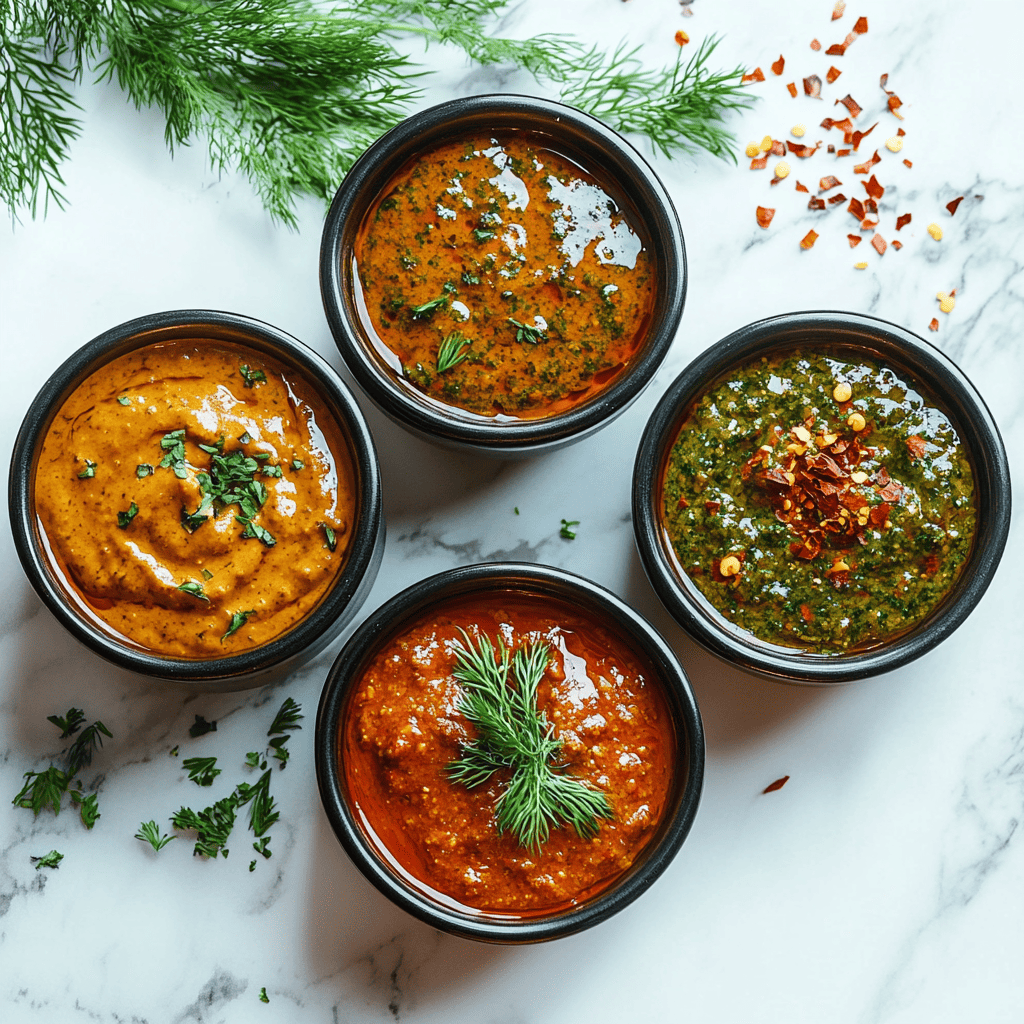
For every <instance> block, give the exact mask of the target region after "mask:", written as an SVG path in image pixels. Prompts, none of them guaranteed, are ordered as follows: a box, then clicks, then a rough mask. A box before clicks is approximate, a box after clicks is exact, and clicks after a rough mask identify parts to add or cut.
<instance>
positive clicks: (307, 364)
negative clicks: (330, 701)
mask: <svg viewBox="0 0 1024 1024" xmlns="http://www.w3.org/2000/svg"><path fill="white" fill-rule="evenodd" d="M198 338H203V339H210V340H211V341H222V342H233V343H235V344H239V345H244V346H246V347H247V348H249V349H255V350H257V351H259V352H262V353H266V354H267V355H268V356H270V357H272V358H273V359H275V360H277V361H278V362H280V363H282V364H284V365H285V366H291V367H294V368H295V369H296V370H297V371H298V372H299V373H300V374H301V375H302V377H303V378H305V380H306V381H307V383H308V384H309V385H310V386H311V387H312V388H313V389H314V390H315V392H316V393H317V395H318V397H319V399H320V400H321V401H322V402H323V404H324V406H325V407H326V408H327V410H328V412H329V413H330V414H331V415H332V416H333V417H334V419H335V421H336V422H337V424H338V427H339V432H340V434H341V436H342V439H343V441H344V443H345V444H347V446H348V453H349V456H350V459H351V463H352V468H353V473H354V476H355V481H356V515H355V522H354V523H353V524H352V529H351V531H350V538H351V539H350V542H349V548H348V552H347V555H346V559H347V561H346V563H345V565H344V567H343V568H342V570H341V573H340V575H339V576H338V579H337V580H336V581H335V583H334V585H333V586H332V587H331V589H330V590H328V591H327V593H326V594H325V595H324V597H323V598H322V599H321V600H320V602H319V604H317V605H316V606H315V607H314V608H313V609H312V611H310V612H309V614H307V615H306V617H305V618H303V619H302V620H300V621H299V623H298V624H297V625H295V626H293V627H292V628H291V629H290V630H288V631H287V632H286V633H283V634H282V635H280V636H279V637H277V638H275V639H273V640H271V641H269V642H268V643H265V644H263V645H261V646H258V647H254V648H250V649H249V650H246V651H244V652H241V653H238V654H233V655H229V656H226V657H221V658H216V659H180V658H173V657H167V656H162V655H159V654H155V653H152V652H149V651H145V650H142V649H140V648H139V647H138V646H137V645H135V644H132V643H130V642H126V641H123V640H122V639H121V638H119V637H118V635H117V634H114V633H112V632H110V631H108V630H107V629H105V628H103V626H102V624H100V623H99V620H96V619H93V618H90V617H88V616H87V615H86V614H84V613H83V611H82V609H81V607H80V605H79V603H78V602H77V601H74V600H72V599H71V598H70V597H69V593H68V589H67V585H66V584H63V583H62V582H61V579H60V578H59V575H58V574H57V572H55V570H54V567H53V563H52V561H51V559H50V558H49V557H48V556H47V554H46V551H45V539H44V536H43V533H42V530H41V528H40V526H39V523H38V520H37V517H36V513H35V509H34V498H33V490H34V478H35V471H36V465H37V463H38V459H39V453H40V451H41V448H42V445H43V441H44V439H45V437H46V434H47V431H48V430H49V427H50V424H51V422H52V421H53V418H54V416H55V415H56V414H57V412H58V411H59V409H60V408H61V406H62V404H63V403H64V401H65V400H66V399H67V398H68V396H69V395H70V394H71V393H72V392H73V391H74V390H75V389H76V388H77V387H78V386H79V385H80V384H81V383H82V382H83V381H84V380H85V379H86V378H87V377H88V376H89V375H90V374H91V373H93V372H95V371H96V370H97V369H99V368H100V367H101V366H102V365H104V364H105V363H107V362H110V361H111V360H113V359H116V358H118V357H119V356H122V355H124V354H125V353H127V352H130V351H133V350H134V349H138V348H142V347H145V346H148V345H153V344H155V343H158V342H162V341H171V340H175V339H185V340H192V339H198ZM8 500H9V506H10V516H11V528H12V530H13V532H14V543H15V547H16V549H17V552H18V556H19V557H20V559H21V563H22V565H23V566H24V569H25V572H26V574H27V575H28V578H29V581H30V582H31V584H32V586H33V587H34V588H35V590H36V592H37V593H38V594H39V596H40V597H41V598H42V600H43V602H44V603H45V604H46V606H47V607H48V608H49V609H50V610H51V611H52V612H53V614H54V615H55V616H56V617H57V619H58V620H59V621H60V623H61V624H62V625H63V626H65V627H66V628H67V629H68V630H69V632H71V633H72V634H73V635H74V636H75V637H77V638H78V639H79V640H81V641H82V642H83V643H84V644H85V645H86V646H87V647H89V648H90V649H91V650H93V651H94V652H96V653H97V654H99V655H102V656H103V657H104V658H107V659H108V660H110V661H112V662H114V664H116V665H119V666H121V667H122V668H126V669H130V670H132V671H134V672H142V673H145V674H146V675H151V676H157V677H160V678H162V679H169V680H176V681H179V682H181V683H186V684H192V685H194V686H195V687H196V689H199V690H233V689H243V688H247V687H253V686H262V685H263V684H264V683H266V682H269V681H273V680H274V679H276V678H279V677H280V676H281V675H282V674H283V673H284V672H285V671H287V670H288V669H289V668H291V667H292V666H294V665H296V664H299V663H301V662H303V661H306V660H308V659H309V658H311V657H313V656H314V655H316V654H317V653H319V652H320V651H321V650H323V649H324V648H325V647H326V646H327V645H328V644H329V643H330V642H331V641H332V640H333V639H335V638H336V637H337V636H338V635H339V634H340V633H341V631H342V629H343V628H344V627H345V625H346V624H347V623H348V622H349V621H350V620H351V618H352V616H353V615H355V613H356V611H357V610H358V609H359V606H360V605H361V604H362V602H363V601H364V600H365V598H366V595H367V594H368V593H369V590H370V588H371V586H372V585H373V581H374V579H375V577H376V575H377V570H378V568H379V567H380V561H381V557H382V556H383V551H384V522H383V519H382V515H381V493H380V472H379V468H378V465H377V453H376V450H375V449H374V445H373V439H372V438H371V436H370V433H369V430H368V429H367V426H366V423H365V422H364V420H363V417H362V413H361V412H360V410H359V407H358V405H357V404H356V402H355V400H354V399H353V397H352V394H351V392H350V391H349V390H348V388H347V387H346V386H345V384H344V383H343V382H342V380H341V379H340V378H339V377H338V375H337V373H336V372H335V371H334V370H333V369H331V367H330V366H329V365H328V364H327V363H326V362H325V361H324V360H323V359H321V358H320V356H318V355H317V354H316V353H315V352H313V351H312V350H310V349H308V348H307V347H306V346H305V345H303V344H302V343H300V342H299V341H297V340H296V339H295V338H293V337H291V336H290V335H288V334H285V333H284V332H283V331H280V330H278V329H277V328H276V327H271V326H270V325H269V324H265V323H261V322H260V321H258V320H253V319H251V318H250V317H245V316H239V315H237V314H234V313H222V312H214V311H210V310H175V311H171V312H165V313H154V314H152V315H150V316H144V317H140V318H139V319H137V320H130V321H128V322H127V323H123V324H120V325H119V326H117V327H114V328H112V329H111V330H109V331H106V332H104V333H103V334H101V335H99V337H96V338H94V339H93V340H92V341H90V342H89V343H88V344H86V345H84V346H83V347H82V348H80V349H79V350H78V351H77V352H75V353H74V354H73V355H72V356H70V357H69V358H68V359H67V360H66V361H65V362H64V363H63V364H62V365H61V366H59V367H58V368H57V370H56V371H55V372H54V373H53V375H52V376H51V377H50V378H49V380H47V382H46V383H45V384H44V385H43V388H42V390H41V391H40V392H39V394H38V395H37V396H36V397H35V399H34V400H33V402H32V404H31V406H30V407H29V410H28V413H27V414H26V416H25V420H24V422H23V423H22V426H21V430H20V432H19V433H18V437H17V439H16V441H15V444H14V454H13V456H12V459H11V473H10V481H9V491H8Z"/></svg>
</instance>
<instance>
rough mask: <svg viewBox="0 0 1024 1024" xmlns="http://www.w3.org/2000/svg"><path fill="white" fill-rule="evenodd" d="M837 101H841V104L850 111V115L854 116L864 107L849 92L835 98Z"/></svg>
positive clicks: (837, 102)
mask: <svg viewBox="0 0 1024 1024" xmlns="http://www.w3.org/2000/svg"><path fill="white" fill-rule="evenodd" d="M839 103H842V105H843V106H844V107H846V109H847V110H848V111H849V112H850V117H856V116H857V115H858V114H859V113H860V112H861V111H862V110H863V109H864V108H863V107H862V106H861V105H860V104H859V103H858V102H857V101H856V100H855V99H854V98H853V97H852V96H851V95H850V94H849V93H847V94H846V95H845V96H844V97H843V98H842V99H841V100H836V104H839Z"/></svg>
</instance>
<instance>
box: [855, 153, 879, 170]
mask: <svg viewBox="0 0 1024 1024" xmlns="http://www.w3.org/2000/svg"><path fill="white" fill-rule="evenodd" d="M881 162H882V158H881V157H880V156H879V155H878V150H877V149H876V150H875V154H874V156H872V157H871V159H870V160H865V161H864V163H862V164H855V165H854V168H853V173H854V174H868V173H870V171H871V168H872V167H874V166H875V164H877V163H881Z"/></svg>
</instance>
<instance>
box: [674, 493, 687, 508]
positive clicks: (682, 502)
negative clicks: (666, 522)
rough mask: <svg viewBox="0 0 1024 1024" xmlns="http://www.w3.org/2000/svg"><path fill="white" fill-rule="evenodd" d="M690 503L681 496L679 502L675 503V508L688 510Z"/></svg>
mask: <svg viewBox="0 0 1024 1024" xmlns="http://www.w3.org/2000/svg"><path fill="white" fill-rule="evenodd" d="M689 507H690V503H689V502H688V501H687V500H686V499H685V498H684V497H683V496H682V495H679V501H677V502H676V508H689Z"/></svg>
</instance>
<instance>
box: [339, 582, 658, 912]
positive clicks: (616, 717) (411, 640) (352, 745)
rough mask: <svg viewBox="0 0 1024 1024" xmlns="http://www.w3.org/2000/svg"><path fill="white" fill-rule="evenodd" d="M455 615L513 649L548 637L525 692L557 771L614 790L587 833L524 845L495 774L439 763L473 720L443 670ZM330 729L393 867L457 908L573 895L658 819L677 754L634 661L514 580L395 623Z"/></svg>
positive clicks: (587, 623) (467, 735)
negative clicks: (604, 813) (542, 668)
mask: <svg viewBox="0 0 1024 1024" xmlns="http://www.w3.org/2000/svg"><path fill="white" fill-rule="evenodd" d="M459 627H461V628H462V629H465V630H466V632H467V633H468V634H469V635H470V636H471V637H473V636H476V635H478V634H479V633H485V634H487V635H488V636H489V637H490V638H491V639H492V640H493V641H497V639H499V638H501V639H502V641H503V642H504V643H505V645H506V646H507V647H509V648H510V649H511V650H512V651H514V650H516V649H518V648H519V647H520V646H522V645H523V644H526V643H532V642H544V643H546V644H547V645H548V646H549V648H550V651H551V660H550V662H549V664H548V668H547V670H546V672H545V675H544V678H543V679H542V680H541V683H540V686H539V688H538V693H537V704H538V707H539V708H540V710H542V711H544V712H546V714H547V717H548V721H549V722H551V723H552V724H553V725H554V727H555V731H556V735H557V736H558V737H559V738H561V740H562V752H561V759H562V761H563V762H564V764H565V766H566V770H567V771H569V772H570V773H572V774H573V775H576V776H577V777H579V778H581V779H583V780H585V781H586V782H588V783H590V784H591V785H593V786H595V787H596V788H598V789H600V790H602V791H603V792H604V793H605V795H606V796H607V798H608V800H609V802H610V804H611V807H612V811H613V814H614V817H613V819H612V820H610V821H601V822H600V831H599V833H598V835H597V837H596V838H594V839H584V838H581V837H580V836H579V835H578V834H577V833H576V831H575V830H574V829H573V828H571V827H568V826H567V827H562V828H558V829H553V830H552V831H551V834H550V838H549V840H548V842H547V843H545V844H544V845H543V846H542V847H541V849H540V851H539V852H536V851H533V850H531V849H528V848H524V847H522V846H520V845H519V843H518V841H517V839H516V838H515V837H514V836H512V835H510V834H507V833H506V834H499V832H498V830H497V827H496V825H495V818H494V807H495V803H496V801H497V800H498V798H499V796H500V795H501V793H502V792H503V791H504V785H505V781H506V779H507V775H505V774H503V773H498V774H496V775H494V776H492V777H491V779H490V780H489V782H487V783H484V784H483V785H480V786H478V787H477V788H475V789H472V790H469V789H466V788H465V787H464V786H462V785H461V784H458V783H454V782H452V781H451V780H450V779H449V778H448V771H447V769H448V766H449V765H450V764H451V763H452V762H453V761H455V760H456V759H457V758H458V757H459V755H460V751H461V745H462V744H463V743H465V742H467V741H469V740H471V739H473V738H474V735H475V730H474V728H473V726H472V725H471V724H470V723H469V722H468V721H467V720H466V719H465V718H464V717H463V716H462V714H461V713H460V712H459V710H458V709H459V704H460V698H461V693H462V690H461V684H460V683H459V682H458V681H457V680H456V679H455V678H454V677H453V675H452V670H453V669H454V667H455V665H456V661H455V656H454V654H453V650H454V649H456V647H457V644H459V643H462V642H463V641H462V638H461V634H460V633H459ZM339 741H340V743H341V756H342V763H343V766H344V775H345V786H346V789H347V791H348V795H349V800H350V802H351V805H352V806H353V808H354V810H355V813H356V815H357V817H358V819H359V820H360V822H361V825H362V827H363V829H364V832H365V833H366V834H367V836H368V838H369V839H370V841H371V843H372V844H373V845H374V846H376V847H377V849H378V852H379V853H380V855H381V856H382V857H384V859H385V860H387V861H388V862H389V863H390V864H391V865H392V867H393V869H394V870H396V871H397V872H398V873H399V874H401V875H402V876H404V877H405V878H406V879H407V880H408V881H410V882H412V884H414V885H415V886H416V887H417V888H419V889H421V890H423V891H426V892H427V893H428V894H429V895H431V896H432V897H433V898H435V899H438V900H440V901H441V902H445V903H447V904H448V905H452V904H453V903H454V904H455V905H457V907H458V908H459V909H461V910H463V911H467V910H469V911H476V912H482V913H485V914H486V913H490V914H496V915H502V916H516V917H529V916H536V915H538V914H547V913H551V912H553V911H556V910H559V909H563V908H567V907H571V906H573V905H574V904H577V903H581V902H583V901H585V900H587V899H589V898H590V897H592V896H595V895H597V894H598V893H600V892H601V891H603V890H604V889H607V888H608V887H609V886H610V885H612V884H613V883H614V882H615V881H616V879H618V878H619V877H620V876H621V875H622V874H623V873H624V872H625V871H627V870H628V869H629V867H630V866H631V865H632V864H633V862H634V861H635V860H636V858H637V857H638V856H639V855H640V854H641V852H642V851H643V849H644V847H645V845H646V844H647V843H648V842H649V841H650V840H651V838H652V837H653V836H654V835H655V833H656V831H657V828H658V824H659V821H660V819H661V816H662V812H663V811H664V809H665V806H666V803H667V801H668V798H669V793H670V789H671V785H672V773H673V765H674V763H675V759H676V738H675V733H674V730H673V726H672V720H671V717H670V715H669V711H668V708H667V706H666V703H665V698H664V696H663V694H662V692H661V684H660V682H659V680H658V679H657V678H655V677H654V675H653V673H652V671H651V670H650V669H649V667H648V666H647V664H646V660H645V659H643V658H641V657H639V656H638V655H637V654H636V653H634V652H633V650H632V649H631V648H630V647H628V646H627V645H626V644H625V643H624V642H623V641H622V640H621V639H619V638H618V636H617V634H616V633H615V632H614V631H613V630H612V629H611V628H609V627H608V626H606V625H604V624H603V623H600V622H595V621H594V620H593V619H592V618H587V617H584V616H583V615H581V614H580V612H579V610H578V609H573V608H571V607H570V606H569V605H568V604H565V603H562V602H560V601H555V600H553V599H549V598H541V597H537V596H529V595H526V594H521V593H513V592H509V593H504V594H503V593H500V592H498V593H494V594H490V595H486V596H483V595H482V596H476V597H473V598H465V599H461V600H460V601H458V602H453V603H450V604H448V605H446V606H444V607H442V608H441V609H439V610H438V611H436V612H434V613H432V614H431V615H429V616H427V617H425V618H422V619H421V620H419V621H418V622H416V623H415V624H413V625H411V626H407V627H405V628H403V629H402V631H401V632H400V633H399V634H398V635H397V636H395V637H394V638H393V639H391V640H390V641H389V642H387V643H386V644H385V645H384V646H383V647H382V648H381V650H380V651H378V653H377V654H376V655H375V656H374V657H373V660H372V661H371V662H370V663H369V665H368V667H367V668H366V670H365V671H364V673H363V675H362V678H361V679H360V681H359V683H358V684H357V686H356V689H355V691H354V694H353V696H352V698H351V701H350V704H349V706H348V709H347V714H346V717H345V720H344V724H343V726H342V729H341V736H340V738H339Z"/></svg>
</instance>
